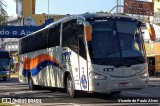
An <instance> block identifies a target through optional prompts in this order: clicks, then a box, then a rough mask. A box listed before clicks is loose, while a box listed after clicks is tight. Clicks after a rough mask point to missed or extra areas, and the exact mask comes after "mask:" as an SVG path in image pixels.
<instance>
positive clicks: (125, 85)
mask: <svg viewBox="0 0 160 106" xmlns="http://www.w3.org/2000/svg"><path fill="white" fill-rule="evenodd" d="M128 85H129V84H128V83H127V82H125V83H119V87H128Z"/></svg>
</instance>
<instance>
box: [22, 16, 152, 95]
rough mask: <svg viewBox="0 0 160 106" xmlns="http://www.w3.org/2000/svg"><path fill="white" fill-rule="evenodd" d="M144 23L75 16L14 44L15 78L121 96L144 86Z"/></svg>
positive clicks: (31, 83)
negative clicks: (17, 76)
mask: <svg viewBox="0 0 160 106" xmlns="http://www.w3.org/2000/svg"><path fill="white" fill-rule="evenodd" d="M142 25H144V24H143V23H141V22H139V21H138V20H136V19H134V18H133V17H129V16H121V15H111V14H108V15H96V14H85V15H74V16H66V17H65V18H63V19H61V20H59V21H57V22H54V23H52V24H50V25H48V26H47V27H46V28H44V29H41V30H39V31H37V32H35V33H32V34H30V35H28V36H26V37H23V38H21V39H20V41H19V80H20V82H22V83H27V84H28V85H29V88H30V89H31V90H32V89H35V88H36V86H37V85H40V86H48V87H57V88H65V89H66V90H67V92H68V94H69V95H70V96H71V97H74V96H76V95H77V91H79V90H82V91H86V92H99V93H120V92H121V91H124V90H134V89H143V88H145V87H146V86H147V85H148V79H149V75H148V65H147V58H146V52H145V47H144V40H143V36H142V33H141V26H142Z"/></svg>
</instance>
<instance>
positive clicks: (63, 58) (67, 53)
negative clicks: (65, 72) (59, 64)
mask: <svg viewBox="0 0 160 106" xmlns="http://www.w3.org/2000/svg"><path fill="white" fill-rule="evenodd" d="M70 55H71V52H65V53H62V60H63V61H69V60H70Z"/></svg>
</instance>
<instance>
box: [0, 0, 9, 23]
mask: <svg viewBox="0 0 160 106" xmlns="http://www.w3.org/2000/svg"><path fill="white" fill-rule="evenodd" d="M6 7H7V5H6V2H5V0H0V24H2V23H3V24H4V23H5V21H6V19H7V15H8V14H7V11H6V10H5V8H6Z"/></svg>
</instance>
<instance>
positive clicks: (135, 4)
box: [124, 0, 154, 16]
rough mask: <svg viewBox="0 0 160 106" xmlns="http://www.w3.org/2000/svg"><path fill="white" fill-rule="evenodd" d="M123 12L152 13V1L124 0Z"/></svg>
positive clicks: (149, 14) (151, 14) (148, 14)
mask: <svg viewBox="0 0 160 106" xmlns="http://www.w3.org/2000/svg"><path fill="white" fill-rule="evenodd" d="M124 13H127V14H137V15H147V16H153V15H154V3H153V2H145V1H135V0H124Z"/></svg>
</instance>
